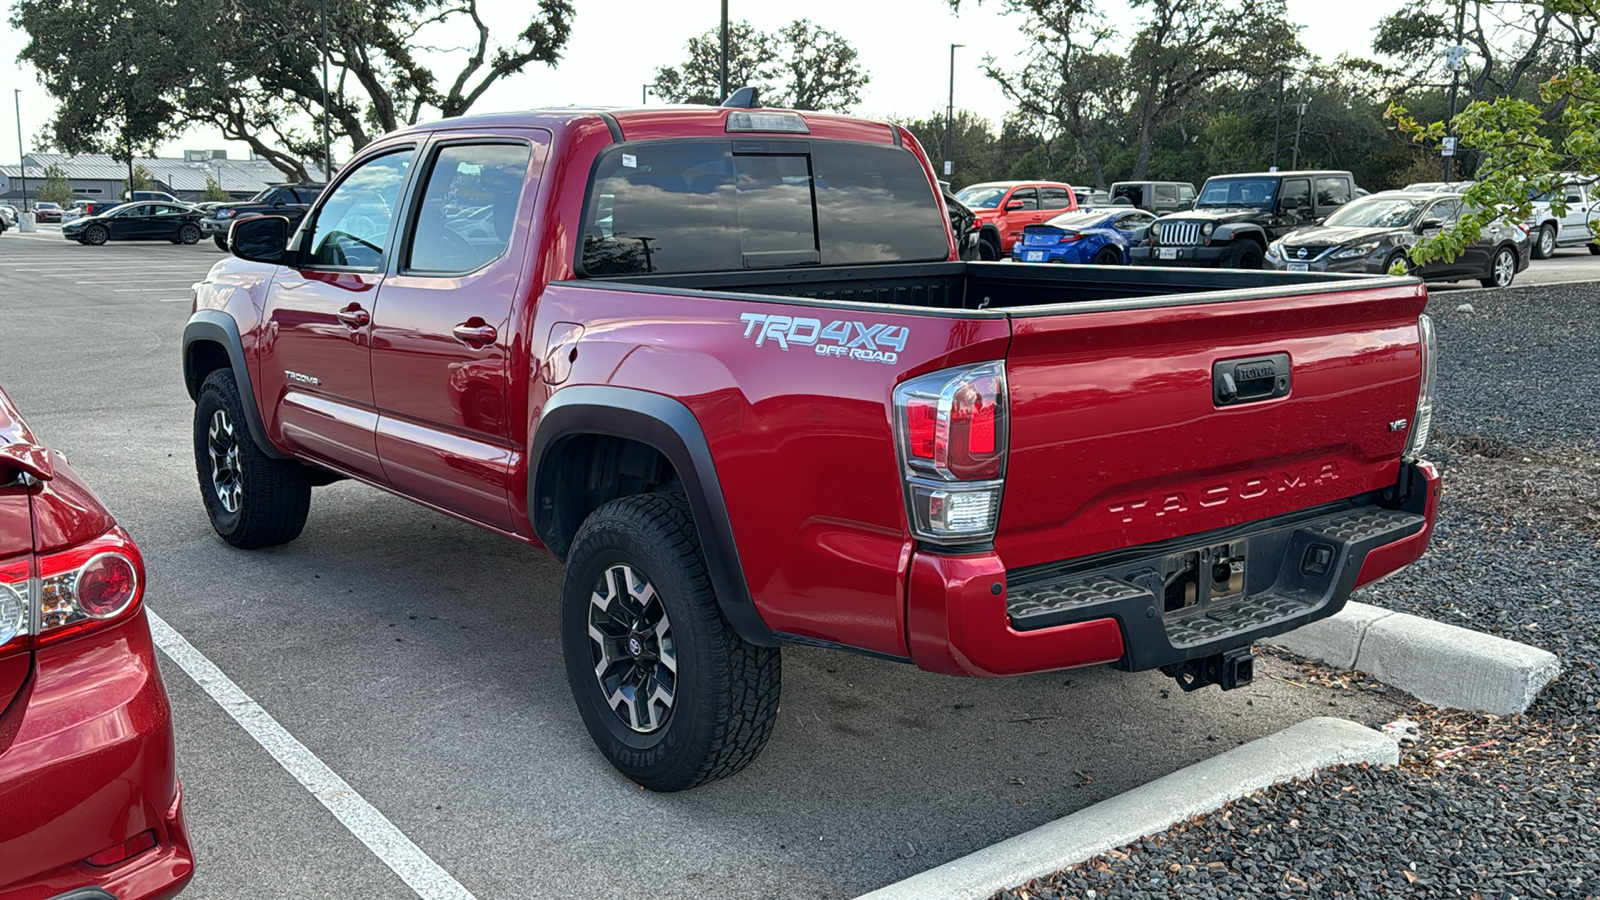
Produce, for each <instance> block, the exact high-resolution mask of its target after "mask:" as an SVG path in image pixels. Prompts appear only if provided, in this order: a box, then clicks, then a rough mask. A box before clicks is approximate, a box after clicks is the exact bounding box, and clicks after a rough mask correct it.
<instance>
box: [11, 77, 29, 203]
mask: <svg viewBox="0 0 1600 900" xmlns="http://www.w3.org/2000/svg"><path fill="white" fill-rule="evenodd" d="M11 99H13V100H15V101H16V102H17V171H18V172H20V173H21V175H20V178H21V180H22V211H23V212H27V211H28V154H27V151H26V150H25V149H24V148H23V146H22V88H17V89H15V90H13V91H12V92H11Z"/></svg>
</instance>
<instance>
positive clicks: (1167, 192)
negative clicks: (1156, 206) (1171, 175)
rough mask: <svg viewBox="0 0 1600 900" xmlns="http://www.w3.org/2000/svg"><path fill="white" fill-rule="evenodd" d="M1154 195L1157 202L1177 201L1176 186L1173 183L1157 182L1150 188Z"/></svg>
mask: <svg viewBox="0 0 1600 900" xmlns="http://www.w3.org/2000/svg"><path fill="white" fill-rule="evenodd" d="M1151 190H1152V192H1153V193H1154V194H1155V196H1156V202H1157V203H1177V202H1178V186H1177V185H1175V184H1158V185H1154V186H1153V187H1152V188H1151Z"/></svg>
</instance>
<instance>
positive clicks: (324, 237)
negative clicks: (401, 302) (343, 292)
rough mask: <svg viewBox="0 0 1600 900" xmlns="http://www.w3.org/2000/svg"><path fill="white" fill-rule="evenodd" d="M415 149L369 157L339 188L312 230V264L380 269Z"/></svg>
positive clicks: (323, 208)
mask: <svg viewBox="0 0 1600 900" xmlns="http://www.w3.org/2000/svg"><path fill="white" fill-rule="evenodd" d="M414 152H415V151H413V150H412V149H410V148H409V147H408V148H406V149H405V150H399V151H396V152H394V153H389V154H385V155H383V156H379V157H377V158H375V159H370V160H367V161H366V162H364V163H362V164H361V167H360V168H358V169H356V170H355V171H354V172H351V173H350V176H349V177H347V178H346V179H345V180H344V181H341V182H340V183H339V186H338V187H336V188H334V189H333V193H332V194H331V195H329V197H328V202H327V203H324V204H323V205H322V209H320V210H318V211H317V220H316V223H315V224H314V226H313V227H312V230H311V254H310V257H309V259H308V264H309V265H312V266H336V267H340V268H357V269H376V268H377V267H378V266H380V265H382V264H383V254H384V251H385V249H386V242H387V241H388V235H389V221H390V220H391V219H392V218H394V207H395V204H396V203H398V202H399V200H400V187H401V185H403V184H404V183H405V180H406V170H408V169H409V168H410V167H411V157H412V155H413V153H414Z"/></svg>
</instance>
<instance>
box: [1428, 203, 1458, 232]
mask: <svg viewBox="0 0 1600 900" xmlns="http://www.w3.org/2000/svg"><path fill="white" fill-rule="evenodd" d="M1422 217H1423V218H1424V219H1438V220H1440V221H1441V222H1443V223H1444V224H1445V227H1449V226H1450V225H1451V224H1452V223H1454V222H1455V220H1456V219H1459V218H1461V201H1460V200H1442V201H1440V202H1438V203H1435V204H1434V205H1433V206H1432V207H1431V208H1429V210H1428V211H1427V212H1425V213H1423V214H1422Z"/></svg>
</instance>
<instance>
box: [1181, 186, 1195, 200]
mask: <svg viewBox="0 0 1600 900" xmlns="http://www.w3.org/2000/svg"><path fill="white" fill-rule="evenodd" d="M1178 199H1179V200H1180V201H1181V202H1183V203H1188V202H1189V201H1191V200H1193V199H1194V185H1192V184H1180V185H1178Z"/></svg>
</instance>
